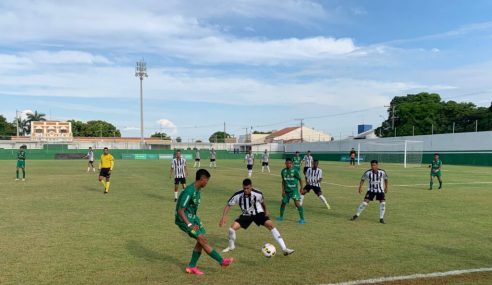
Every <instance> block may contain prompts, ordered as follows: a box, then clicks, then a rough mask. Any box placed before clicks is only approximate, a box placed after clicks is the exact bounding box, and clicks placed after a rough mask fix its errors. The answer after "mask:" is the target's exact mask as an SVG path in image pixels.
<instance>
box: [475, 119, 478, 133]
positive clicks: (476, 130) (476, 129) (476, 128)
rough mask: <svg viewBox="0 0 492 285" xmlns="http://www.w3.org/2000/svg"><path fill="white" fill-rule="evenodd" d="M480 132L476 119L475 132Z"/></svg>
mask: <svg viewBox="0 0 492 285" xmlns="http://www.w3.org/2000/svg"><path fill="white" fill-rule="evenodd" d="M476 132H478V120H475V133H476Z"/></svg>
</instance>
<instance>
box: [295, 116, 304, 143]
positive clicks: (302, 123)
mask: <svg viewBox="0 0 492 285" xmlns="http://www.w3.org/2000/svg"><path fill="white" fill-rule="evenodd" d="M294 120H296V121H301V143H302V142H304V134H303V126H304V119H294Z"/></svg>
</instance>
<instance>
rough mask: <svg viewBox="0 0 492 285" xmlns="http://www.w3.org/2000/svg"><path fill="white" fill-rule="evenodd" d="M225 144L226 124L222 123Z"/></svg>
mask: <svg viewBox="0 0 492 285" xmlns="http://www.w3.org/2000/svg"><path fill="white" fill-rule="evenodd" d="M225 142H226V124H225V122H224V143H225Z"/></svg>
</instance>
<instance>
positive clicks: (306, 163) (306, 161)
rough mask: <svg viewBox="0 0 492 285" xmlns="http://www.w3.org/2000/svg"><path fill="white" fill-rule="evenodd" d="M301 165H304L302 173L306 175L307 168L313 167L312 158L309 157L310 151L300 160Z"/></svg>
mask: <svg viewBox="0 0 492 285" xmlns="http://www.w3.org/2000/svg"><path fill="white" fill-rule="evenodd" d="M302 164H303V165H304V169H303V171H302V173H304V175H306V171H307V170H308V168H310V167H312V166H313V156H312V155H311V151H310V150H308V151H307V153H306V155H304V158H303V159H302Z"/></svg>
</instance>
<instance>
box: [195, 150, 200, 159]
mask: <svg viewBox="0 0 492 285" xmlns="http://www.w3.org/2000/svg"><path fill="white" fill-rule="evenodd" d="M195 159H200V152H199V151H198V150H197V151H195Z"/></svg>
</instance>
